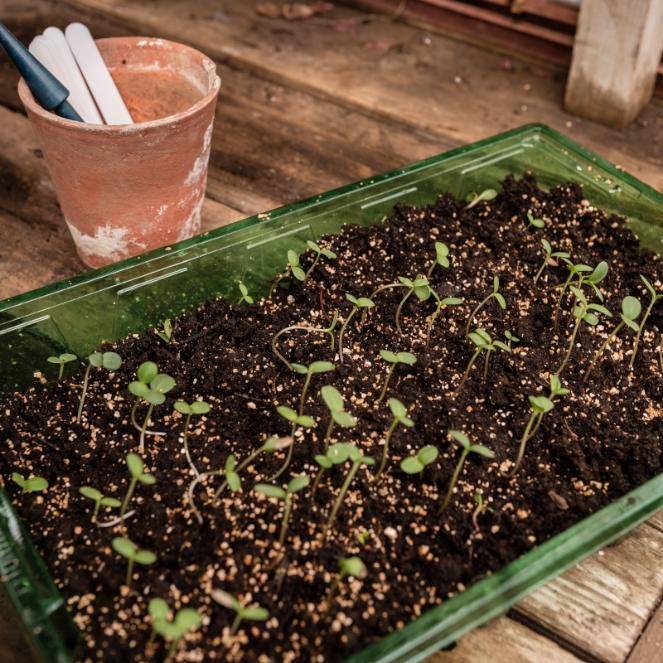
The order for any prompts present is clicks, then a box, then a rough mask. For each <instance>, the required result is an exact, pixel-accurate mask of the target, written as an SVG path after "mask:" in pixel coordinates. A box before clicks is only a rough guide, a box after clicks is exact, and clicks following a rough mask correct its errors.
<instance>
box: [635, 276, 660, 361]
mask: <svg viewBox="0 0 663 663" xmlns="http://www.w3.org/2000/svg"><path fill="white" fill-rule="evenodd" d="M640 280H641V281H642V282H643V283H644V284H645V288H647V291H648V292H649V297H650V298H649V304H648V305H647V308H646V310H645V314H644V315H643V316H642V322H641V323H640V327H639V328H638V331H637V333H636V335H635V340H634V341H633V354H632V355H631V361H630V362H629V364H628V368H629V370H632V369H633V364H634V363H635V356H636V355H637V354H638V347H639V345H640V336H641V335H642V330H643V329H644V327H645V325H646V324H647V320H648V319H649V316H650V314H651V312H652V309H653V308H654V306H655V305H656V303H657V302H659V301H660V300H661V299H663V292H656V288H654V286H653V285H652V284H651V283H650V282H649V280H648V279H647V278H646V277H644V276H643V275H642V274H640Z"/></svg>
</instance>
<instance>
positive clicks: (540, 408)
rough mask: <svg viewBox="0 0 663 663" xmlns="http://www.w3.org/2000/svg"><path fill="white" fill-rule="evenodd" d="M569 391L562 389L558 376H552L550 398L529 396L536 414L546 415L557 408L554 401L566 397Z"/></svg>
mask: <svg viewBox="0 0 663 663" xmlns="http://www.w3.org/2000/svg"><path fill="white" fill-rule="evenodd" d="M568 393H570V390H569V389H566V388H565V387H562V382H561V381H560V379H559V377H558V376H557V375H551V376H550V396H529V397H528V398H529V402H530V405H531V407H532V410H533V411H534V412H537V413H538V414H546V413H547V412H550V410H552V409H553V408H554V407H555V403H554V401H553V399H554V398H557V397H558V396H566V395H567V394H568Z"/></svg>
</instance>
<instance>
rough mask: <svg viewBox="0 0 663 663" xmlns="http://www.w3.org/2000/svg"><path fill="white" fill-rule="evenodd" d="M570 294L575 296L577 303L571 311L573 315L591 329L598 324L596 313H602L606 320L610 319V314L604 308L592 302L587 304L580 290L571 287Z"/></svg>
mask: <svg viewBox="0 0 663 663" xmlns="http://www.w3.org/2000/svg"><path fill="white" fill-rule="evenodd" d="M571 292H572V293H573V294H574V295H575V298H576V300H577V301H578V303H577V304H576V306H575V307H574V309H573V315H574V316H575V317H576V318H580V319H581V320H582V321H583V322H586V323H587V324H588V325H590V326H591V327H595V326H596V325H598V324H599V318H598V316H597V315H596V313H602V314H603V315H605V316H607V317H608V318H612V313H611V312H610V311H608V309H607V308H606V307H605V306H601V304H594V303H593V302H591V303H588V302H587V297H585V293H584V292H583V291H582V290H580V288H576V287H575V286H573V285H572V286H571ZM595 312H596V313H595Z"/></svg>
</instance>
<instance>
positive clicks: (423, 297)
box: [395, 274, 433, 334]
mask: <svg viewBox="0 0 663 663" xmlns="http://www.w3.org/2000/svg"><path fill="white" fill-rule="evenodd" d="M398 280H399V281H400V282H401V283H402V284H403V285H404V286H405V287H406V288H407V292H406V293H405V295H403V299H401V301H400V302H399V304H398V306H397V307H396V318H395V320H396V329H398V331H399V333H400V334H402V333H403V329H402V327H401V313H402V312H403V306H405V302H407V300H408V299H409V298H410V297H411V296H412V295H413V294H414V295H415V296H416V298H417V299H418V300H419V301H420V302H425V301H427V300H428V299H430V297H431V295H433V290H432V289H431V287H430V283H429V282H428V279H427V278H426V277H425V276H424V275H423V274H419V275H417V278H416V279H414V280H412V279H408V278H406V277H405V276H399V277H398Z"/></svg>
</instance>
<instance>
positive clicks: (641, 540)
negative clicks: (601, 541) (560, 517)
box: [515, 525, 663, 663]
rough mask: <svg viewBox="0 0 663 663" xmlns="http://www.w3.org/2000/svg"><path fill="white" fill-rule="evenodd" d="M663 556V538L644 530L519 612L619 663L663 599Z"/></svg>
mask: <svg viewBox="0 0 663 663" xmlns="http://www.w3.org/2000/svg"><path fill="white" fill-rule="evenodd" d="M662 553H663V532H661V531H660V530H658V529H655V528H654V527H650V526H649V525H642V526H641V527H639V528H638V529H637V530H635V531H634V532H633V533H632V534H631V536H629V537H627V538H625V539H623V540H622V541H621V542H619V543H618V544H616V545H614V546H611V547H608V548H606V549H605V550H602V551H601V552H600V553H598V554H597V555H593V556H592V557H590V558H589V559H587V560H585V561H584V562H581V563H580V564H578V565H577V566H575V567H574V568H572V569H570V570H569V571H567V572H566V573H565V574H564V575H562V576H561V577H559V578H557V579H555V580H553V581H552V582H549V583H548V584H547V585H545V586H544V587H542V588H541V589H539V590H538V591H537V592H535V593H534V594H531V595H530V596H528V597H526V598H525V599H524V600H523V601H521V602H520V603H519V604H518V606H517V608H516V609H515V612H516V613H517V614H519V615H522V616H524V617H526V618H527V620H528V621H529V622H536V624H537V625H539V626H541V627H542V628H543V629H544V630H545V631H546V632H548V633H551V634H554V635H555V636H556V637H558V638H560V639H561V640H563V641H564V642H566V643H569V644H570V645H571V646H572V647H574V648H577V649H578V650H581V651H583V652H586V653H588V654H591V655H592V656H593V657H594V658H596V659H599V660H601V661H609V662H610V663H620V662H621V661H624V660H625V659H626V657H627V656H628V654H629V652H630V651H631V649H632V648H633V645H634V644H635V642H636V640H637V638H638V636H639V635H640V633H641V632H642V630H643V629H644V628H645V626H646V625H647V621H648V619H649V616H650V614H651V613H652V611H653V610H654V609H655V608H656V606H657V604H658V601H659V598H660V597H661V596H662V595H663V564H662V563H661V554H662ZM661 655H662V656H661V658H662V660H663V652H661Z"/></svg>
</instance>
